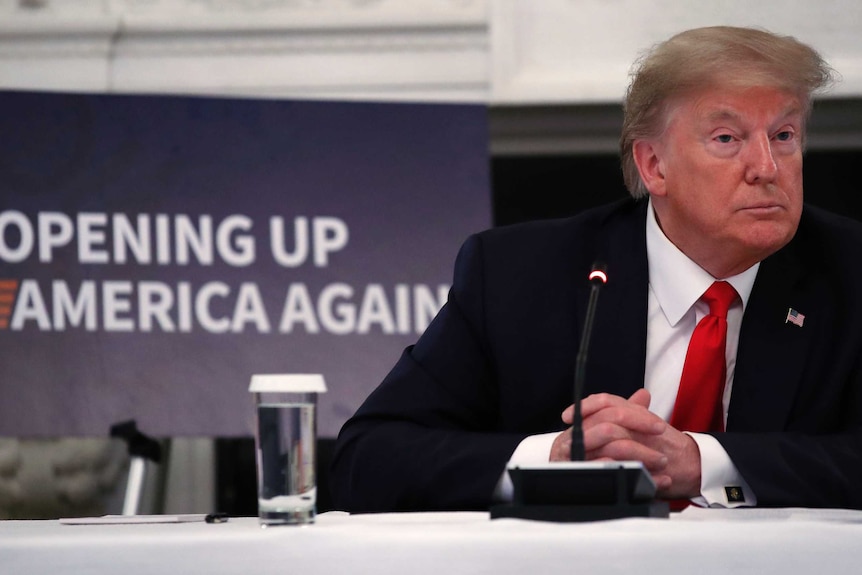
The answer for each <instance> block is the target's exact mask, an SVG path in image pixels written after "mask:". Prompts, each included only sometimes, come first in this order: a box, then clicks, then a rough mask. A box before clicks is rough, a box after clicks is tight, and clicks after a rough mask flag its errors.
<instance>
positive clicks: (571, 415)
mask: <svg viewBox="0 0 862 575" xmlns="http://www.w3.org/2000/svg"><path fill="white" fill-rule="evenodd" d="M560 417H562V419H563V423H565V424H566V425H571V424H572V423H573V422H574V419H575V406H574V405H570V406H569V407H567V408H566V409H565V410H563V414H562V415H561V416H560Z"/></svg>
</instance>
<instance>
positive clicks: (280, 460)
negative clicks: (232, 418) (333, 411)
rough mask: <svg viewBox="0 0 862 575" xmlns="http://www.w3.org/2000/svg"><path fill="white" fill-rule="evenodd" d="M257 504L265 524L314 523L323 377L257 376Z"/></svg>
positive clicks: (254, 378) (252, 388) (252, 387)
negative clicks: (318, 403) (317, 416)
mask: <svg viewBox="0 0 862 575" xmlns="http://www.w3.org/2000/svg"><path fill="white" fill-rule="evenodd" d="M249 391H250V392H251V393H252V394H253V395H254V403H255V412H256V425H255V449H256V458H255V459H256V462H257V503H258V516H259V517H260V524H261V525H262V526H264V527H266V526H270V525H303V524H307V523H314V516H315V512H316V509H315V506H316V503H317V482H316V479H315V465H316V453H315V452H316V448H317V419H316V415H317V414H316V408H317V396H318V394H319V393H323V392H325V391H326V384H325V383H324V381H323V376H321V375H312V374H293V375H254V376H252V378H251V385H250V386H249Z"/></svg>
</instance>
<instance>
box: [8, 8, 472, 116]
mask: <svg viewBox="0 0 862 575" xmlns="http://www.w3.org/2000/svg"><path fill="white" fill-rule="evenodd" d="M0 1H2V0H0ZM73 3H74V4H77V5H78V8H81V10H80V12H79V13H77V14H79V15H73V14H72V13H70V12H69V11H68V10H67V9H66V6H65V5H64V4H63V3H62V2H60V1H59V0H19V1H18V3H14V2H10V1H9V0H6V1H5V3H3V4H0V21H2V24H0V87H2V88H19V89H31V88H32V89H54V90H73V91H74V90H85V91H107V92H146V93H153V92H158V93H194V94H233V95H246V96H286V97H315V98H371V99H399V100H400V99H404V100H412V99H423V100H462V101H487V99H488V94H489V85H488V77H489V72H488V67H489V66H488V23H487V20H488V19H487V8H486V4H487V0H447V1H442V0H407V1H404V0H328V1H327V0H269V1H267V0H244V1H243V0H233V1H230V0H185V1H176V0H171V1H169V2H168V1H165V0H103V1H96V0H90V1H89V2H88V1H87V0H73ZM85 8H86V9H85ZM80 14H84V15H85V17H86V18H87V19H82V16H80Z"/></svg>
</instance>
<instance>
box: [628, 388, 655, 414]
mask: <svg viewBox="0 0 862 575" xmlns="http://www.w3.org/2000/svg"><path fill="white" fill-rule="evenodd" d="M651 400H652V396H651V395H650V392H649V391H647V389H646V388H645V387H642V388H640V389H639V390H637V391H636V392H634V393H633V394H632V395H631V397H629V401H630V402H632V403H635V404H637V405H640V406H641V407H643V408H644V409H649V404H650V401H651Z"/></svg>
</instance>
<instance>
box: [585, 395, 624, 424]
mask: <svg viewBox="0 0 862 575" xmlns="http://www.w3.org/2000/svg"><path fill="white" fill-rule="evenodd" d="M627 403H628V400H627V399H625V398H624V397H620V396H619V395H613V394H611V393H595V394H593V395H588V396H587V397H585V398H584V399H583V400H582V401H581V415H582V416H583V418H584V419H586V418H587V417H589V416H591V415H593V414H594V413H598V412H599V411H602V410H603V409H608V408H609V407H623V406H625V405H626V404H627Z"/></svg>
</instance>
